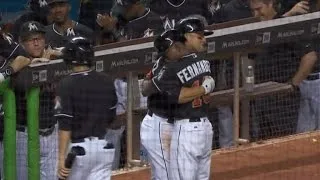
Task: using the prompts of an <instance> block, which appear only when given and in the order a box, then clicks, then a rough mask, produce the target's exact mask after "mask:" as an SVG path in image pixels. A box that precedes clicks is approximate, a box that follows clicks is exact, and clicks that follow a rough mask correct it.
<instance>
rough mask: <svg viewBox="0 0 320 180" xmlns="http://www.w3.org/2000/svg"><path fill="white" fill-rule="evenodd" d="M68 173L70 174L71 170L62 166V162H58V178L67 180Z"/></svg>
mask: <svg viewBox="0 0 320 180" xmlns="http://www.w3.org/2000/svg"><path fill="white" fill-rule="evenodd" d="M70 172H71V169H68V168H66V167H65V166H64V161H59V167H58V177H59V178H60V179H67V178H68V176H69V174H70Z"/></svg>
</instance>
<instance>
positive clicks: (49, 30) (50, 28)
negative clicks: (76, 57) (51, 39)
mask: <svg viewBox="0 0 320 180" xmlns="http://www.w3.org/2000/svg"><path fill="white" fill-rule="evenodd" d="M44 28H45V31H46V35H48V34H52V33H57V32H55V30H54V27H53V24H50V25H47V26H45V27H44Z"/></svg>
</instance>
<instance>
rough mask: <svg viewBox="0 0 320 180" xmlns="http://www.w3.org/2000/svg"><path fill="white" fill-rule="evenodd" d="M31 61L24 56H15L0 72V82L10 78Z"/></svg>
mask: <svg viewBox="0 0 320 180" xmlns="http://www.w3.org/2000/svg"><path fill="white" fill-rule="evenodd" d="M30 62H31V60H30V59H29V58H26V57H24V56H17V57H16V58H15V59H14V60H13V61H12V62H11V63H10V64H9V65H8V66H7V67H5V68H4V69H2V70H0V82H3V81H4V80H5V79H7V78H8V77H10V76H11V75H12V74H14V73H16V72H18V71H20V70H21V69H23V68H24V67H26V66H28V65H29V64H30Z"/></svg>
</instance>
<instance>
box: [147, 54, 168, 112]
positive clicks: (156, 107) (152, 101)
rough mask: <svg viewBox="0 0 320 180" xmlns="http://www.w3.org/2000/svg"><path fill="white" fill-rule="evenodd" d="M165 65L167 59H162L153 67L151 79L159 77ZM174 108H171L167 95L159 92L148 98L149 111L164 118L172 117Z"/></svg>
mask: <svg viewBox="0 0 320 180" xmlns="http://www.w3.org/2000/svg"><path fill="white" fill-rule="evenodd" d="M165 63H166V62H165V59H164V58H163V57H160V58H159V59H158V60H157V61H156V63H155V64H154V65H153V68H152V70H151V77H154V76H157V75H158V73H159V72H160V71H161V69H162V67H163V66H164V64H165ZM172 108H174V107H173V106H171V104H170V97H169V96H168V94H166V93H161V92H160V91H159V92H157V93H155V94H152V95H150V96H149V97H148V109H150V110H151V111H152V112H153V113H155V114H157V115H160V116H162V117H172V116H173V114H172V113H171V112H172V111H170V110H171V109H172Z"/></svg>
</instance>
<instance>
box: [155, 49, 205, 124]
mask: <svg viewBox="0 0 320 180" xmlns="http://www.w3.org/2000/svg"><path fill="white" fill-rule="evenodd" d="M210 75H211V65H210V62H209V61H208V60H203V59H201V58H199V57H198V56H197V55H196V54H190V55H187V56H184V57H183V58H182V59H181V60H180V61H177V62H172V63H168V64H166V65H165V66H163V68H162V70H161V71H160V72H159V73H158V76H156V77H154V78H153V83H154V85H155V86H156V87H157V88H158V90H159V91H161V92H162V93H167V94H168V95H170V97H171V100H170V101H171V102H170V103H175V104H177V106H176V109H175V111H174V117H175V118H197V117H205V116H207V112H208V111H207V110H208V108H209V105H208V103H209V102H208V101H207V100H206V98H205V97H200V98H196V99H194V100H193V101H191V102H188V103H184V104H178V98H179V94H180V90H181V88H182V87H195V86H201V84H202V82H203V79H204V76H210ZM173 97H175V98H173ZM174 101H175V102H174Z"/></svg>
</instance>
